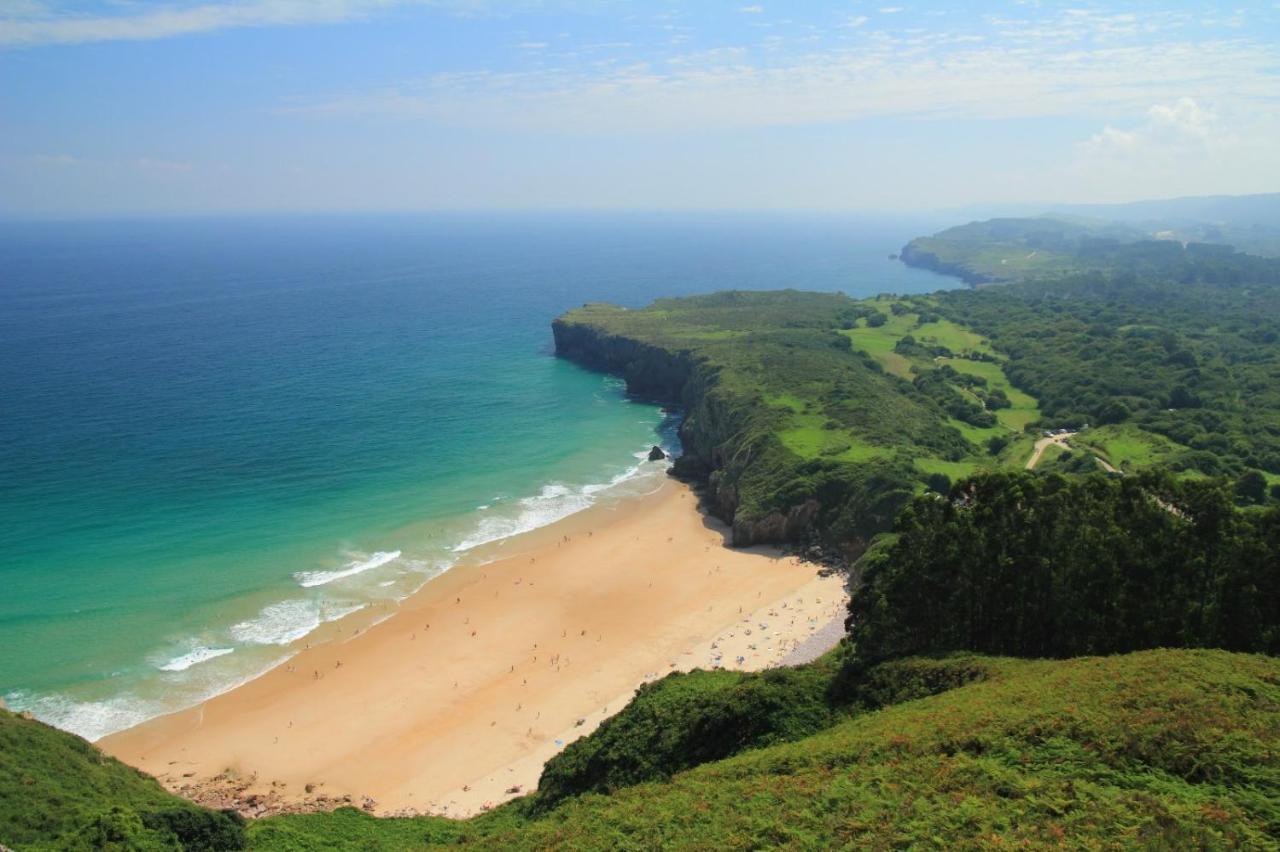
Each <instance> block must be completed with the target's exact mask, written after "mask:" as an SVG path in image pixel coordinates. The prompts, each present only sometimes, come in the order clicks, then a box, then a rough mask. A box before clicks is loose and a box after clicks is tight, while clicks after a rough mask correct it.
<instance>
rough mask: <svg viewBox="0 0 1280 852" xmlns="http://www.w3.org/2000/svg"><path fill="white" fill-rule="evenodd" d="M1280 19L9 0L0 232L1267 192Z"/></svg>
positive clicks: (1, 78) (1269, 12)
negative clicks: (395, 214) (131, 217)
mask: <svg viewBox="0 0 1280 852" xmlns="http://www.w3.org/2000/svg"><path fill="white" fill-rule="evenodd" d="M1278 141H1280V3H1276V2H1270V0H1268V2H1261V3H1248V4H1245V3H1236V4H1225V5H1215V4H1212V3H1210V4H1190V3H1188V4H1185V5H1179V4H1172V3H1160V4H1157V3H1142V2H1137V3H1089V2H1073V3H1051V2H1028V0H1023V2H1016V0H999V2H986V3H981V2H979V3H963V4H960V3H921V2H910V0H881V2H857V0H832V2H807V1H806V0H789V2H786V3H778V2H774V3H770V2H764V0H761V1H760V2H753V0H745V2H744V1H743V0H740V1H739V2H715V0H697V2H693V0H690V1H689V2H675V0H650V2H623V0H564V2H556V0H542V2H537V0H523V2H522V0H434V2H433V0H239V2H229V0H209V2H203V3H181V2H166V3H157V2H142V0H106V1H105V2H56V0H0V214H5V215H10V216H14V215H16V216H24V215H40V216H44V215H55V216H63V215H66V216H77V215H109V214H138V213H169V212H173V213H200V212H231V211H283V210H299V211H337V210H421V209H442V208H443V209H459V208H466V209H472V208H479V209H487V208H504V209H511V208H515V209H581V208H592V209H594V208H606V209H612V208H649V209H652V208H680V209H724V208H731V209H817V210H870V209H933V208H938V207H946V206H955V205H963V204H970V203H985V202H1016V201H1030V202H1044V201H1110V200H1127V199H1135V198H1146V197H1168V196H1175V195H1187V194H1206V193H1218V192H1222V193H1244V192H1264V191H1277V190H1280V144H1277V142H1278Z"/></svg>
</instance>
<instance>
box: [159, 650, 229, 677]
mask: <svg viewBox="0 0 1280 852" xmlns="http://www.w3.org/2000/svg"><path fill="white" fill-rule="evenodd" d="M235 650H236V649H235V648H196V649H195V650H194V651H191V652H189V653H186V654H182V655H181V656H177V657H174V658H173V659H172V660H170V661H169V662H167V663H165V664H164V665H162V666H157V668H159V669H160V671H162V672H185V671H186V670H187V669H189V668H191V667H192V666H194V665H197V664H199V663H203V662H206V661H208V660H215V659H217V658H218V657H225V656H226V655H227V654H233V653H235Z"/></svg>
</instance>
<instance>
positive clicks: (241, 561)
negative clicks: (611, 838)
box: [0, 214, 955, 739]
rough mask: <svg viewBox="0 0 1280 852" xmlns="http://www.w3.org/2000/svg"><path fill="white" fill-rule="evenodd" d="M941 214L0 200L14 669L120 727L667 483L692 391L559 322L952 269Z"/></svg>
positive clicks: (921, 277) (0, 600) (75, 720)
mask: <svg viewBox="0 0 1280 852" xmlns="http://www.w3.org/2000/svg"><path fill="white" fill-rule="evenodd" d="M942 224H943V223H941V222H939V221H936V220H932V219H925V218H910V217H892V218H880V219H876V218H870V217H857V218H855V217H838V216H802V215H791V216H764V215H710V214H707V215H691V214H673V215H641V214H609V215H592V216H587V215H556V216H553V215H539V216H534V215H515V214H511V215H479V214H458V215H449V216H445V215H433V216H372V215H370V216H323V217H321V216H316V217H283V216H282V217H262V218H209V219H175V220H163V221H161V220H150V221H148V220H138V221H123V220H119V221H96V222H56V223H55V222H44V223H35V222H31V223H23V222H7V223H0V592H2V593H0V648H3V649H4V652H3V654H0V695H2V696H3V698H4V700H5V702H6V703H7V705H8V706H9V707H10V709H14V710H30V711H32V712H33V713H35V715H36V716H38V717H39V718H41V719H44V720H45V721H47V722H50V723H51V724H55V725H58V726H59V727H62V728H65V729H67V730H71V731H74V732H75V733H78V734H81V735H82V736H85V737H87V738H89V739H97V738H99V737H102V736H105V735H106V734H108V733H111V732H114V731H117V730H121V729H123V728H126V727H129V726H131V725H134V724H137V723H138V722H141V721H144V720H145V719H148V718H151V717H154V716H157V715H161V714H163V713H166V712H171V711H173V710H177V709H180V708H182V707H186V706H191V705H193V704H195V703H198V702H199V701H201V700H203V699H205V698H208V697H210V696H212V695H215V694H217V693H219V692H222V691H225V690H226V689H228V688H231V687H232V686H234V685H236V684H238V683H242V682H244V681H245V680H247V679H250V678H252V677H254V676H256V675H258V674H261V673H262V672H264V671H266V670H267V669H269V668H271V667H272V666H274V665H278V664H279V663H280V662H282V661H283V660H284V659H287V658H288V656H289V655H290V653H291V651H290V648H291V647H296V645H297V643H303V642H305V641H307V639H306V637H307V636H309V635H311V634H312V633H313V632H314V631H316V630H317V629H319V628H321V627H322V625H325V624H328V623H332V622H335V621H338V620H339V619H342V618H343V617H345V616H347V615H349V614H351V613H355V612H358V611H361V610H376V611H389V609H390V608H393V607H394V604H395V602H396V601H398V600H401V599H403V598H404V597H405V596H407V595H409V594H411V593H412V592H413V591H414V590H416V589H417V588H419V587H420V586H421V585H422V584H423V583H425V582H429V581H430V579H431V577H433V576H436V575H438V574H439V573H440V572H442V571H446V570H448V569H449V568H451V567H452V566H454V565H456V564H458V563H459V562H460V561H463V560H468V559H475V560H479V559H484V558H488V557H489V556H491V555H492V553H493V551H494V549H495V548H500V547H501V546H502V543H503V542H504V541H506V540H508V539H510V537H512V536H514V535H517V534H519V533H520V532H523V531H527V530H531V529H535V528H537V527H540V526H543V525H546V524H549V523H552V522H554V521H555V520H557V519H559V518H563V517H566V516H567V515H569V514H572V513H574V512H576V511H580V510H581V509H584V508H586V507H587V506H590V505H592V504H594V503H596V502H599V501H601V500H617V499H625V498H626V497H628V496H629V495H633V494H637V493H642V492H643V491H645V490H646V489H649V488H652V487H653V486H654V484H655V482H656V478H657V477H661V476H662V475H663V468H662V465H660V464H650V463H647V462H644V461H643V456H644V454H645V452H646V451H647V450H648V449H649V447H650V446H651V445H653V444H663V445H664V446H666V447H667V448H668V449H677V447H676V441H677V439H676V437H675V429H676V426H677V421H676V419H675V416H674V415H671V414H666V413H664V412H662V411H661V410H659V409H658V408H657V407H655V406H652V405H648V404H643V403H640V402H636V401H632V400H628V399H627V397H626V395H625V393H624V389H623V387H622V384H621V382H619V381H618V380H616V379H613V378H610V377H606V376H601V375H597V374H593V373H590V372H588V371H585V370H583V369H580V368H578V367H576V366H574V365H572V364H569V363H566V362H564V361H561V360H558V359H556V358H554V357H553V354H552V350H551V333H550V323H551V320H552V319H554V318H555V317H556V316H557V315H558V314H560V313H561V312H563V311H564V310H567V309H569V308H572V307H574V306H576V305H579V304H582V303H583V302H587V301H610V302H616V303H619V304H624V305H632V306H641V305H644V304H647V303H648V302H650V301H652V300H653V299H655V298H658V297H662V296H678V295H687V294H693V293H704V292H711V291H714V290H719V289H728V288H736V289H775V288H783V287H795V288H803V289H811V290H829V291H843V292H846V293H849V294H850V295H854V296H865V295H872V294H875V293H880V292H899V293H909V292H929V291H932V290H937V289H941V288H946V287H952V286H955V282H954V281H952V280H950V279H946V278H942V277H939V276H935V275H933V274H931V273H927V272H923V271H919V270H912V269H908V268H907V267H905V266H903V265H902V264H900V263H897V262H894V261H891V260H889V258H888V255H889V254H890V253H892V252H896V251H897V250H898V249H899V248H900V247H901V246H902V245H903V244H904V243H905V242H906V241H907V240H908V239H910V238H911V237H913V236H917V235H919V234H922V233H927V232H931V231H934V230H937V229H938V228H939V227H940V226H941V225H942ZM602 570H607V569H606V568H602ZM367 614H368V613H366V615H367Z"/></svg>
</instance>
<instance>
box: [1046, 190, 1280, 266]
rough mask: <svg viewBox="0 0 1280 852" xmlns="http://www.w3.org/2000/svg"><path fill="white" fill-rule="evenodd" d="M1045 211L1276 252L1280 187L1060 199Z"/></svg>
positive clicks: (1191, 239) (1279, 239)
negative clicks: (1112, 200)
mask: <svg viewBox="0 0 1280 852" xmlns="http://www.w3.org/2000/svg"><path fill="white" fill-rule="evenodd" d="M1047 212H1049V213H1052V214H1059V215H1073V216H1089V217H1094V218H1098V219H1106V220H1109V221H1112V222H1121V223H1125V224H1129V225H1132V226H1134V227H1137V228H1139V229H1141V230H1143V231H1145V232H1147V233H1148V234H1150V235H1152V236H1155V237H1157V238H1158V239H1175V240H1179V241H1181V242H1197V243H1217V244H1224V245H1230V246H1234V247H1235V248H1237V249H1239V250H1240V251H1243V252H1247V253H1249V254H1258V255H1263V256H1266V257H1277V256H1280V193H1267V194H1264V195H1211V196H1202V197H1190V198H1170V199H1166V200H1161V201H1135V202H1133V203H1130V204H1075V205H1061V206H1054V207H1052V208H1050V209H1049V210H1048V211H1047Z"/></svg>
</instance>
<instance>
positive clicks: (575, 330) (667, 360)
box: [551, 318, 820, 547]
mask: <svg viewBox="0 0 1280 852" xmlns="http://www.w3.org/2000/svg"><path fill="white" fill-rule="evenodd" d="M551 329H552V334H553V335H554V338H555V345H556V354H557V355H558V356H560V357H562V358H567V359H569V360H571V361H574V362H576V363H578V364H581V365H583V366H585V367H588V368H590V369H594V370H600V371H602V372H607V373H611V374H614V375H617V376H621V377H622V378H623V379H624V380H625V381H626V383H627V392H628V393H631V394H634V395H636V396H638V397H641V398H643V399H648V400H650V401H653V402H659V403H665V404H670V405H677V406H679V407H680V408H681V409H682V411H683V412H684V418H683V420H682V422H681V425H680V442H681V444H682V445H683V448H684V455H682V456H681V457H680V458H678V459H676V460H675V462H674V467H673V468H672V473H673V475H675V476H678V477H680V478H682V479H686V480H690V481H694V482H697V483H698V484H701V485H703V486H705V489H706V495H705V496H706V501H707V505H708V508H709V509H710V510H711V512H713V513H714V514H715V515H716V516H717V517H719V518H721V519H722V520H724V521H725V522H726V523H728V524H730V525H731V526H732V529H733V544H734V545H735V546H738V547H747V546H750V545H754V544H781V543H785V542H797V541H801V540H803V539H804V538H806V537H807V536H808V534H809V532H810V530H811V529H812V527H813V524H814V521H815V519H816V518H817V515H818V511H819V508H820V507H819V504H818V502H817V501H816V500H814V499H811V498H809V499H803V500H801V501H799V502H798V503H797V504H796V505H793V506H790V507H788V508H787V509H786V510H785V511H784V510H774V511H768V512H759V513H749V512H746V511H743V510H742V506H741V499H740V497H739V489H738V485H737V483H738V482H739V479H740V478H741V477H742V476H743V475H744V473H746V472H747V470H748V468H749V467H750V465H751V462H752V460H753V458H754V457H755V455H756V453H757V451H758V447H757V446H756V445H755V444H753V442H752V441H750V440H744V435H748V434H750V433H751V432H752V428H751V427H752V425H753V419H755V418H758V417H760V416H762V414H763V413H762V412H761V411H760V409H759V407H758V406H755V405H752V404H751V402H750V401H747V400H740V399H735V398H733V397H732V396H731V395H729V394H726V393H724V392H722V391H721V390H720V389H719V388H718V387H717V386H716V369H715V367H713V366H711V365H709V364H707V363H706V362H705V361H703V360H699V359H698V358H696V357H694V356H693V355H692V354H690V353H689V352H687V351H682V350H678V349H677V350H668V349H666V348H663V347H661V346H655V345H653V344H649V343H645V342H643V341H637V340H633V339H631V338H628V337H625V336H622V335H617V334H611V333H608V332H606V331H603V330H601V329H600V328H597V327H595V326H592V325H590V324H586V323H578V322H572V321H567V320H565V319H564V318H561V319H557V320H556V321H555V322H553V323H552V326H551Z"/></svg>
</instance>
